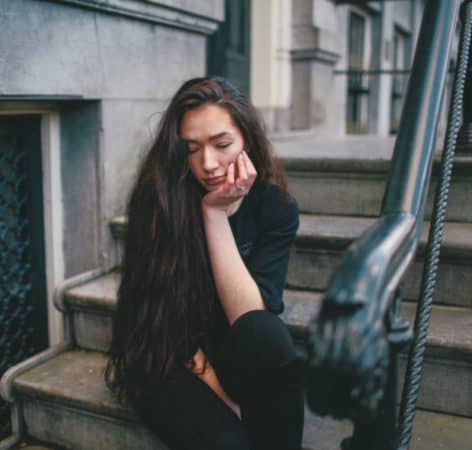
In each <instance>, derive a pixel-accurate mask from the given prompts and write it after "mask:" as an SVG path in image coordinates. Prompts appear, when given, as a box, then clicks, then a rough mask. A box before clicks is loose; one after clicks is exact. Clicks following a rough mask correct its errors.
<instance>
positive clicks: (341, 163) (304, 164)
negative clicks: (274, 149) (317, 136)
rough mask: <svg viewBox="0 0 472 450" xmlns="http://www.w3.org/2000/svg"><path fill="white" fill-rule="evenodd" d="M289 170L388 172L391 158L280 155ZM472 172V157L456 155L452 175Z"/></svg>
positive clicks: (437, 161) (435, 162) (436, 166)
mask: <svg viewBox="0 0 472 450" xmlns="http://www.w3.org/2000/svg"><path fill="white" fill-rule="evenodd" d="M279 159H280V161H281V162H282V163H283V165H284V167H285V170H286V171H287V172H346V173H379V174H387V173H388V171H389V168H390V160H389V159H381V158H378V159H374V158H365V159H360V158H330V157H296V156H293V157H280V158H279ZM440 162H441V160H440V157H439V156H436V157H435V158H434V160H433V175H437V174H438V172H439V168H440ZM471 174H472V157H470V156H455V158H454V168H453V171H452V177H453V178H454V176H455V175H471Z"/></svg>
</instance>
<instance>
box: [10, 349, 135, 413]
mask: <svg viewBox="0 0 472 450" xmlns="http://www.w3.org/2000/svg"><path fill="white" fill-rule="evenodd" d="M106 358H107V357H106V355H105V354H104V353H103V352H99V351H92V350H83V349H79V348H76V349H73V350H67V351H65V352H63V353H60V354H59V355H56V357H54V358H53V359H51V360H49V361H46V362H44V363H42V364H41V365H39V366H36V367H34V368H32V369H31V370H30V371H28V372H26V373H24V374H21V375H19V376H18V377H17V378H16V379H15V381H14V390H15V396H16V397H18V396H23V397H27V398H30V399H33V400H41V401H47V402H50V403H57V402H59V403H61V404H62V405H65V406H69V407H71V408H75V409H82V410H85V411H88V412H92V413H95V414H102V415H109V416H111V417H116V418H120V419H126V420H130V419H131V420H136V417H135V415H134V413H133V412H132V411H131V410H130V408H128V407H126V406H123V405H121V404H120V403H119V402H118V400H117V399H116V397H115V396H114V395H113V393H112V392H111V391H110V390H109V389H108V388H107V387H106V385H105V381H104V371H105V366H106Z"/></svg>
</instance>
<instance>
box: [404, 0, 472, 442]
mask: <svg viewBox="0 0 472 450" xmlns="http://www.w3.org/2000/svg"><path fill="white" fill-rule="evenodd" d="M464 16H465V19H464V21H463V26H462V32H461V42H460V48H459V55H458V56H459V58H458V64H457V69H456V72H455V76H454V86H453V94H452V102H451V107H450V110H449V120H448V126H447V131H446V148H445V150H444V153H443V156H442V159H441V168H440V175H439V183H438V187H437V189H436V194H435V199H434V208H433V214H432V217H431V229H430V232H429V237H428V247H427V256H426V261H425V264H424V267H423V279H422V284H421V295H420V299H419V301H418V307H417V310H416V318H415V337H414V340H413V343H412V346H411V349H410V353H409V355H408V365H407V370H406V380H405V386H404V388H403V397H402V404H401V408H400V417H399V439H398V450H408V448H409V446H410V441H411V433H412V429H413V421H414V418H415V409H416V402H417V398H418V392H419V389H420V382H421V375H422V370H423V360H424V351H425V347H426V337H427V334H428V327H429V320H430V316H431V309H432V302H433V293H434V287H435V284H436V276H437V271H438V262H439V253H440V247H441V242H442V236H443V228H444V220H445V216H446V209H447V200H448V194H449V185H450V180H451V172H452V165H453V160H454V152H455V147H456V142H457V136H458V133H459V130H460V127H461V124H462V111H463V97H464V85H465V80H466V75H467V65H468V59H469V48H470V40H471V34H472V2H469V3H468V4H467V5H466V6H465V14H464Z"/></svg>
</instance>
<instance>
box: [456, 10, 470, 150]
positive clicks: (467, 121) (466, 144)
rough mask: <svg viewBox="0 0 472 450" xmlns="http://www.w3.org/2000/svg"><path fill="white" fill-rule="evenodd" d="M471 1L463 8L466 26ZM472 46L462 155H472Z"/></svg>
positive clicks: (459, 147)
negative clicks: (468, 5)
mask: <svg viewBox="0 0 472 450" xmlns="http://www.w3.org/2000/svg"><path fill="white" fill-rule="evenodd" d="M467 4H470V1H466V2H464V3H463V5H462V9H461V23H462V24H463V26H464V21H465V16H466V14H465V12H466V6H467ZM471 59H472V47H471V49H470V50H469V63H468V67H467V78H466V81H465V87H464V99H465V101H464V109H463V115H462V126H461V129H460V131H459V136H458V138H457V147H456V153H458V154H462V155H472V62H471Z"/></svg>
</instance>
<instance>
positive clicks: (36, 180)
mask: <svg viewBox="0 0 472 450" xmlns="http://www.w3.org/2000/svg"><path fill="white" fill-rule="evenodd" d="M40 150H41V148H40V117H39V116H15V117H5V116H4V117H0V241H1V243H2V245H1V247H0V376H1V375H2V374H3V373H4V372H5V371H6V370H7V369H8V368H10V367H11V366H13V365H15V364H16V363H18V362H20V361H22V360H23V359H25V358H26V357H28V356H30V355H32V354H33V353H36V352H38V351H40V350H42V349H44V348H45V347H46V346H47V340H48V339H47V312H46V282H45V271H44V231H43V221H42V217H43V206H42V175H41V152H40ZM8 427H9V408H8V406H7V405H6V404H5V403H4V402H3V401H0V438H2V437H5V436H6V435H7V434H8Z"/></svg>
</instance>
